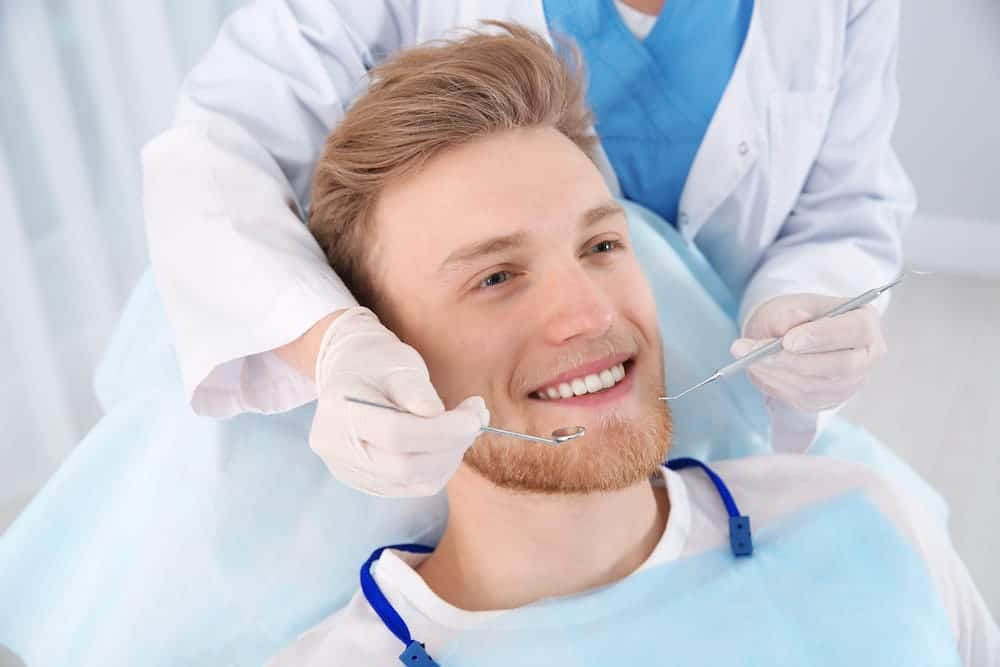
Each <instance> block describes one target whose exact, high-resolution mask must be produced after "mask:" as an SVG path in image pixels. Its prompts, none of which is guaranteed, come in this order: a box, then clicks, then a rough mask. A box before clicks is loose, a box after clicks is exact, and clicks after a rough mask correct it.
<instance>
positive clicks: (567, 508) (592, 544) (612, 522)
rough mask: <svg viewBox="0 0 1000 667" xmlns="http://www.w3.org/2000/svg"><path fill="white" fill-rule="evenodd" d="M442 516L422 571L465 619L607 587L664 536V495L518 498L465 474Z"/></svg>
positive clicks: (641, 491)
mask: <svg viewBox="0 0 1000 667" xmlns="http://www.w3.org/2000/svg"><path fill="white" fill-rule="evenodd" d="M448 500H449V516H448V524H447V526H446V528H445V531H444V535H443V536H442V538H441V542H440V544H439V545H438V547H437V549H436V550H435V551H434V553H433V554H431V556H429V557H428V558H427V559H426V560H425V561H423V563H421V565H420V567H419V568H418V569H419V573H420V576H421V577H423V579H424V581H425V582H427V585H428V586H430V588H431V589H432V590H433V591H434V592H435V593H436V594H437V595H438V596H439V597H441V598H442V599H443V600H445V601H447V602H449V603H450V604H452V605H454V606H456V607H458V608H460V609H466V610H469V611H481V610H487V609H513V608H515V607H520V606H523V605H525V604H529V603H531V602H534V601H536V600H540V599H542V598H546V597H556V596H563V595H571V594H573V593H578V592H580V591H583V590H587V589H590V588H595V587H597V586H603V585H606V584H610V583H612V582H614V581H618V580H619V579H622V578H624V577H625V576H627V575H629V574H631V573H632V572H634V571H635V570H636V569H637V568H638V567H639V566H640V565H641V564H642V563H643V562H644V561H645V560H646V559H647V558H648V557H649V555H650V554H651V553H652V552H653V549H654V548H655V547H656V544H657V543H658V542H659V540H660V537H661V536H662V535H663V531H664V529H665V527H666V523H667V516H668V515H669V513H670V504H669V501H668V499H667V494H666V491H665V490H664V489H662V488H659V487H654V486H653V485H652V484H651V483H650V482H648V481H642V482H640V483H638V484H635V485H633V486H631V487H629V488H627V489H623V490H621V491H614V492H605V493H592V494H579V495H540V494H526V493H515V492H512V491H508V490H505V489H501V488H498V487H497V486H495V485H493V484H492V483H490V482H489V481H487V480H485V479H483V478H482V477H481V476H479V475H478V474H477V473H475V472H474V471H473V470H472V469H471V468H469V467H468V466H466V465H462V466H461V467H460V468H459V470H458V472H457V473H456V475H455V477H454V478H453V479H452V480H451V482H449V484H448Z"/></svg>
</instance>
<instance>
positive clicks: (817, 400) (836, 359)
mask: <svg viewBox="0 0 1000 667" xmlns="http://www.w3.org/2000/svg"><path fill="white" fill-rule="evenodd" d="M845 301H847V299H840V298H836V297H830V296H821V295H819V294H789V295H786V296H779V297H775V298H773V299H771V300H770V301H766V302H764V303H763V304H761V305H760V306H758V307H757V308H756V309H755V310H754V311H753V313H752V314H751V315H750V317H749V319H747V322H746V324H745V325H744V327H743V336H744V337H743V338H740V339H738V340H736V341H735V342H734V343H733V344H732V347H730V350H729V351H730V352H731V353H732V354H733V356H735V357H742V356H743V355H744V354H746V353H747V352H750V351H751V350H754V349H756V348H758V347H760V346H762V345H765V344H767V343H768V342H769V341H771V340H773V339H775V338H777V337H779V336H781V335H783V334H784V335H785V339H784V344H783V349H782V351H781V352H778V353H777V354H774V355H772V356H770V357H767V358H765V359H763V360H761V361H759V362H757V363H755V364H753V365H752V366H750V367H749V368H748V369H747V374H748V375H749V377H750V380H751V381H752V382H753V383H754V384H755V385H757V387H758V388H759V389H760V390H761V391H762V392H764V393H765V394H767V395H768V396H772V397H774V398H776V399H778V400H780V401H782V402H783V403H786V404H787V405H790V406H792V407H793V408H795V409H797V410H801V411H803V412H818V411H820V410H825V409H827V408H832V407H835V406H837V405H840V404H841V403H843V402H844V401H846V400H847V399H848V398H850V397H851V396H852V395H854V393H855V392H857V390H858V389H859V388H860V387H861V385H862V384H863V383H864V380H865V377H866V376H867V374H868V371H869V370H870V369H871V368H872V366H873V365H874V363H875V361H876V360H878V359H879V358H880V357H881V356H882V355H883V354H885V351H886V345H885V339H884V338H883V336H882V326H881V323H880V320H879V315H878V311H876V310H875V308H874V307H872V306H871V305H867V306H864V307H862V308H859V309H858V310H853V311H851V312H849V313H844V314H843V315H838V316H836V317H831V318H829V319H824V320H819V321H817V322H812V323H808V321H809V320H810V319H812V318H813V317H816V316H817V315H822V314H823V313H825V312H828V311H830V310H832V309H833V308H835V307H837V306H839V305H840V304H842V303H844V302H845ZM804 322H805V324H803V323H804Z"/></svg>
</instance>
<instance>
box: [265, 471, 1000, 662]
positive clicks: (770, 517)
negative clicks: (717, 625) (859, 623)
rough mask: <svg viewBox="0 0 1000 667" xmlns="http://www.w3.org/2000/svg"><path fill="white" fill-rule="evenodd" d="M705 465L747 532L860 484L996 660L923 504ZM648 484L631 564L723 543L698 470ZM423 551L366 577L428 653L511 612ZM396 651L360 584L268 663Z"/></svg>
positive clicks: (856, 480) (964, 579) (998, 645)
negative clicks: (456, 599) (653, 526)
mask: <svg viewBox="0 0 1000 667" xmlns="http://www.w3.org/2000/svg"><path fill="white" fill-rule="evenodd" d="M712 469H713V470H715V471H716V472H717V473H718V474H719V476H720V477H721V478H722V479H723V480H724V481H725V483H726V485H727V487H728V488H729V489H730V491H731V493H732V494H733V497H734V499H735V500H736V502H737V504H738V505H739V508H740V511H741V512H742V513H743V514H747V515H749V516H750V517H751V520H752V522H753V528H754V530H758V529H760V528H761V527H763V526H766V525H768V524H770V523H772V522H774V521H776V520H778V519H780V518H782V517H784V516H787V515H789V514H790V513H792V512H795V511H796V510H799V509H802V508H804V507H807V506H809V505H811V504H815V503H819V502H822V501H823V500H827V499H832V498H835V497H837V496H839V495H842V494H844V493H846V492H848V491H852V490H856V489H861V490H863V491H864V492H865V493H866V495H867V496H868V497H869V498H870V499H871V500H872V502H874V503H875V504H876V506H877V507H878V509H879V510H880V511H881V512H882V513H883V514H884V515H885V516H886V517H887V518H888V519H889V520H890V521H892V522H893V523H894V524H895V526H896V527H897V528H898V529H899V532H900V534H901V535H902V536H903V537H904V538H906V539H908V541H909V542H910V544H911V545H912V547H913V548H914V550H915V552H916V553H917V554H918V555H920V556H921V557H922V558H923V559H924V561H925V563H926V565H927V567H928V570H929V572H930V575H931V578H932V580H933V582H934V585H935V587H936V589H937V593H938V595H939V597H940V600H941V603H942V606H943V608H944V609H945V612H946V614H947V615H948V618H949V620H950V622H951V629H952V633H953V635H954V637H955V641H956V646H957V649H958V653H959V655H960V656H961V658H962V660H963V664H965V665H968V666H970V667H972V666H975V667H982V666H985V665H1000V630H998V629H997V626H996V624H995V622H994V621H993V620H992V618H991V616H990V613H989V611H988V609H987V608H986V605H985V603H984V602H983V600H982V598H981V596H980V595H979V593H978V592H977V591H976V589H975V586H974V585H973V583H972V581H971V579H970V577H969V574H968V572H967V570H966V569H965V566H964V565H963V563H962V562H961V560H960V559H959V558H958V556H957V554H956V553H955V552H954V550H953V548H952V547H951V544H950V542H949V540H948V537H947V535H946V534H945V533H943V532H942V531H941V530H940V528H939V522H938V521H937V520H936V519H935V518H934V517H931V516H928V515H927V514H926V512H925V511H924V509H923V506H922V505H921V504H919V503H918V502H916V501H913V500H911V499H909V498H907V497H904V496H902V495H900V494H897V493H896V492H895V491H893V490H892V489H890V488H889V486H888V485H887V484H886V483H885V482H883V481H882V479H881V478H879V477H878V476H877V475H876V474H875V473H873V472H871V471H869V470H868V469H866V468H862V467H860V466H858V465H856V464H852V463H847V462H843V461H837V460H833V459H827V458H820V457H813V456H805V455H797V454H775V455H769V456H758V457H748V458H742V459H736V460H733V461H724V462H717V463H713V464H712ZM653 482H654V484H659V483H662V484H664V485H665V486H666V489H667V494H668V496H669V498H670V516H669V518H668V520H667V525H666V529H665V530H664V533H663V535H662V536H661V538H660V540H659V542H658V543H657V545H656V547H655V548H654V550H653V552H652V554H650V556H649V558H648V559H647V560H646V561H645V562H644V563H643V564H642V565H641V566H640V567H639V568H638V569H637V570H636V572H641V571H643V570H645V569H647V568H651V567H654V566H656V565H660V564H663V563H666V562H669V561H674V560H679V559H684V558H688V557H691V556H695V555H697V554H700V553H704V552H706V551H709V550H712V549H716V548H718V547H719V546H720V545H723V544H727V543H728V540H729V524H728V515H727V514H726V510H725V508H724V506H723V504H722V502H721V501H720V498H719V494H718V492H717V490H716V489H715V487H714V486H713V485H712V484H711V482H710V481H709V480H708V478H707V477H706V476H705V474H704V473H703V472H702V471H700V470H696V469H688V470H683V471H680V472H673V471H671V470H667V469H664V470H663V476H662V481H661V479H654V480H653ZM424 558H426V556H425V555H422V554H410V553H403V552H393V551H385V552H383V554H382V556H381V558H380V559H379V560H378V561H377V562H376V563H375V565H374V566H373V567H372V575H373V577H374V578H375V581H376V582H377V583H378V585H379V587H380V588H381V589H382V592H383V593H384V594H385V596H386V598H388V600H389V602H390V603H391V604H392V606H393V608H395V609H396V611H397V612H399V614H400V616H402V618H403V619H404V620H405V622H406V624H407V626H408V627H409V629H410V633H411V635H412V636H413V637H414V639H417V640H418V641H421V642H423V643H424V644H425V645H426V648H427V652H428V653H429V654H430V655H431V656H433V655H434V654H435V651H436V650H439V649H442V648H443V647H444V646H445V645H446V644H448V642H449V641H450V640H451V639H453V638H454V637H455V636H456V635H458V634H460V633H461V632H462V631H463V630H466V629H470V628H474V627H475V626H477V625H479V624H481V623H483V622H485V621H489V620H491V619H494V618H496V617H497V616H499V615H502V614H505V613H508V611H505V610H498V611H477V612H470V611H464V610H462V609H458V608H456V607H454V606H452V605H450V604H448V603H447V602H445V601H444V600H442V599H441V598H439V597H438V596H437V595H436V594H435V593H434V592H433V591H432V590H431V589H430V588H429V587H428V586H427V584H426V583H424V580H423V579H422V578H421V577H420V575H418V574H417V573H416V571H415V570H414V569H413V568H414V566H415V565H417V564H418V563H419V562H421V561H422V560H423V559H424ZM359 565H360V564H359ZM630 576H634V573H633V575H630ZM402 650H403V645H402V643H401V642H400V641H399V639H397V638H396V636H395V635H393V634H392V633H391V632H390V631H389V630H388V629H387V628H386V627H385V625H383V623H382V621H381V620H380V619H379V618H378V616H377V615H376V614H375V612H374V611H373V610H372V608H371V606H370V605H369V604H368V601H367V600H366V599H365V597H364V595H363V594H362V593H361V592H360V591H358V593H356V594H355V595H354V597H353V598H352V599H351V601H350V602H349V603H348V604H347V606H345V607H344V608H342V609H340V610H339V611H337V612H335V613H334V614H333V615H331V616H330V617H328V618H327V619H326V620H324V621H322V622H321V623H320V624H319V625H317V626H316V627H314V628H312V629H311V630H309V631H308V632H306V633H304V634H303V635H302V636H301V637H300V638H299V639H298V640H296V641H295V642H294V643H292V644H291V645H290V646H288V647H287V648H285V649H284V650H283V651H281V652H280V653H279V654H278V655H276V656H275V657H274V658H272V660H271V662H270V663H268V664H269V665H270V666H271V667H288V666H292V665H295V666H301V667H307V666H308V667H311V666H314V665H315V666H317V667H318V666H320V665H332V664H338V665H356V666H358V667H368V666H381V665H392V664H398V656H399V654H400V653H401V652H402Z"/></svg>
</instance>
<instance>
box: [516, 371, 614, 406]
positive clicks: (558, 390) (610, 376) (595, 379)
mask: <svg viewBox="0 0 1000 667" xmlns="http://www.w3.org/2000/svg"><path fill="white" fill-rule="evenodd" d="M624 377H625V365H624V364H616V365H614V366H612V367H611V368H606V369H604V370H603V371H601V372H600V373H591V374H590V375H587V376H584V377H582V378H575V379H573V380H570V381H569V382H561V383H559V385H558V386H555V387H548V388H546V389H539V390H538V391H536V392H535V394H534V395H535V397H536V398H540V399H543V400H548V399H558V398H570V397H571V396H583V395H584V394H593V393H595V392H598V391H603V390H604V389H610V388H611V387H613V386H615V385H616V384H617V383H618V382H620V381H621V380H622V378H624Z"/></svg>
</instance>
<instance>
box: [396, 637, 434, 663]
mask: <svg viewBox="0 0 1000 667" xmlns="http://www.w3.org/2000/svg"><path fill="white" fill-rule="evenodd" d="M399 661H400V662H401V663H403V664H404V665H410V667H440V665H438V664H437V663H436V662H434V658H432V657H430V656H429V655H427V650H426V649H425V648H424V645H423V644H421V643H420V642H418V641H412V642H410V643H409V644H407V645H406V650H405V651H403V652H402V653H400V654H399Z"/></svg>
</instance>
